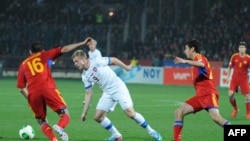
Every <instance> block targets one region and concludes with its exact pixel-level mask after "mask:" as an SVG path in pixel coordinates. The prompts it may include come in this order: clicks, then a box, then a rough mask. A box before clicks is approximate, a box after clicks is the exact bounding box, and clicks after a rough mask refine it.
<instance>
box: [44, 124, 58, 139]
mask: <svg viewBox="0 0 250 141" xmlns="http://www.w3.org/2000/svg"><path fill="white" fill-rule="evenodd" d="M41 130H42V132H43V134H44V135H45V136H47V137H48V138H49V139H50V140H53V139H55V138H56V136H55V134H54V133H53V131H52V128H51V127H50V126H49V125H48V123H43V124H42V125H41Z"/></svg>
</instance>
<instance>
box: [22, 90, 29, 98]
mask: <svg viewBox="0 0 250 141" xmlns="http://www.w3.org/2000/svg"><path fill="white" fill-rule="evenodd" d="M20 93H21V94H22V95H23V96H24V97H25V98H26V99H28V90H27V88H22V89H20Z"/></svg>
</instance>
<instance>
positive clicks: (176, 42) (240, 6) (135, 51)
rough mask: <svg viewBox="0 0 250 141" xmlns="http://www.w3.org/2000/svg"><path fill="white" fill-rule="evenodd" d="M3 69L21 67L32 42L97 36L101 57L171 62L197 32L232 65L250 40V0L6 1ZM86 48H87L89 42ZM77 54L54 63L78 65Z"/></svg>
mask: <svg viewBox="0 0 250 141" xmlns="http://www.w3.org/2000/svg"><path fill="white" fill-rule="evenodd" d="M0 3H1V4H0V32H1V35H0V48H1V49H0V69H1V70H17V69H18V66H19V63H20V62H21V61H22V59H24V58H25V57H27V56H28V49H29V47H30V44H31V43H32V42H34V41H41V42H43V43H44V45H45V47H46V49H49V48H52V47H55V46H59V45H61V46H63V45H67V44H71V43H75V42H79V41H82V40H84V39H85V38H86V37H88V36H91V37H93V38H95V39H96V40H97V42H98V44H97V48H98V49H100V50H101V52H102V54H103V56H116V57H119V58H120V59H123V60H124V61H125V62H126V61H129V60H131V59H132V58H135V59H137V60H138V61H139V65H143V66H160V67H161V66H163V67H168V66H171V65H172V63H171V62H172V57H173V56H176V55H178V56H181V57H184V54H183V50H184V44H185V42H186V41H187V40H190V39H198V40H200V42H201V43H202V50H201V53H203V54H205V55H206V56H207V57H208V58H209V59H210V61H212V62H215V64H217V65H218V66H219V67H227V64H228V61H229V59H230V56H231V55H232V53H234V52H237V44H238V43H239V42H240V41H246V42H248V44H249V43H250V27H249V24H250V22H249V21H250V9H249V8H250V1H249V0H233V1H229V0H202V1H201V0H2V1H1V2H0ZM83 49H85V50H86V51H87V50H88V48H87V47H86V48H83ZM70 56H71V53H68V54H66V55H64V56H62V57H61V58H60V59H58V60H56V63H55V65H54V67H53V68H54V69H59V70H66V71H69V70H71V69H72V70H76V69H75V67H74V66H73V64H72V61H71V58H70Z"/></svg>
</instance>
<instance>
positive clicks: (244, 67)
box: [229, 53, 250, 81]
mask: <svg viewBox="0 0 250 141" xmlns="http://www.w3.org/2000/svg"><path fill="white" fill-rule="evenodd" d="M229 67H230V68H233V75H232V80H239V81H240V80H241V79H245V78H248V68H249V67H250V56H249V55H245V56H240V55H239V53H235V54H233V55H232V57H231V59H230V62H229Z"/></svg>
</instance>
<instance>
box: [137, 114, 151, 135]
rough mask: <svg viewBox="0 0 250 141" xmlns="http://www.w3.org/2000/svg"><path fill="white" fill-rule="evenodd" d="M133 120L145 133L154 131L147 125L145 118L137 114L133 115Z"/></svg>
mask: <svg viewBox="0 0 250 141" xmlns="http://www.w3.org/2000/svg"><path fill="white" fill-rule="evenodd" d="M134 120H135V121H136V122H137V123H138V124H139V125H140V126H141V127H142V128H144V129H146V130H147V132H148V133H149V134H150V133H152V132H153V131H154V129H152V128H151V127H150V125H149V124H148V122H147V121H146V120H145V118H144V117H143V116H142V115H141V114H139V113H135V117H134Z"/></svg>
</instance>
